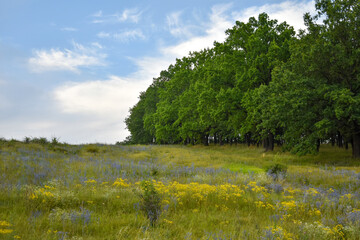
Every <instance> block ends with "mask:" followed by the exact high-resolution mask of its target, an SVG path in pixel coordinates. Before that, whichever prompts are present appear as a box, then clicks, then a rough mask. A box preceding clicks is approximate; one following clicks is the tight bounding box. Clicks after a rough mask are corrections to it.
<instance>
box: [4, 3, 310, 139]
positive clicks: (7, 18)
mask: <svg viewBox="0 0 360 240" xmlns="http://www.w3.org/2000/svg"><path fill="white" fill-rule="evenodd" d="M261 12H267V13H268V14H269V16H270V18H274V19H278V20H279V21H281V22H282V21H286V22H288V23H289V24H290V25H293V26H294V27H295V28H296V29H300V28H304V26H303V20H302V16H303V14H304V13H305V12H311V13H313V12H314V2H313V1H307V0H291V1H263V0H255V1H221V0H199V1H194V0H192V1H190V0H182V1H163V0H156V1H144V0H143V1H125V0H124V1H120V0H118V1H115V0H111V1H110V0H104V1H94V0H77V1H69V0H63V1H55V0H11V1H6V0H0V116H1V117H0V137H4V138H7V139H10V138H15V139H20V140H22V139H23V138H24V137H25V136H28V137H47V138H52V137H57V138H59V139H60V141H64V142H68V143H91V142H101V143H115V142H116V141H121V140H123V139H125V137H126V136H128V135H129V133H128V131H127V130H126V129H125V124H124V119H125V117H126V116H127V115H128V110H129V108H130V107H132V106H133V105H134V104H135V103H136V102H137V100H138V96H139V92H140V91H144V90H146V88H147V87H148V86H149V85H150V84H151V82H152V79H153V78H154V77H157V76H158V75H159V73H160V71H161V70H165V69H167V67H168V66H169V64H171V63H174V62H175V59H176V58H181V57H182V56H185V55H187V54H188V53H189V51H197V50H201V49H203V48H206V47H211V46H212V43H213V42H214V41H215V40H216V41H219V42H221V41H223V40H224V39H225V34H224V32H225V30H226V29H228V28H230V27H232V26H233V25H234V23H235V21H236V20H239V21H247V20H248V18H249V17H251V16H257V15H258V14H259V13H261Z"/></svg>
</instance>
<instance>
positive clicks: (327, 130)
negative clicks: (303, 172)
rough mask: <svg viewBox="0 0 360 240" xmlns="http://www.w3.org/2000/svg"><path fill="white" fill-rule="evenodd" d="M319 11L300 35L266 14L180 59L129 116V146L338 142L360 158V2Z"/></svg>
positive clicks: (301, 148) (312, 149)
mask: <svg viewBox="0 0 360 240" xmlns="http://www.w3.org/2000/svg"><path fill="white" fill-rule="evenodd" d="M315 8H316V11H317V14H316V15H311V14H309V13H305V14H304V24H305V26H306V29H303V30H299V31H298V32H296V31H295V30H294V28H293V27H292V26H290V25H288V24H287V23H286V22H281V23H280V22H279V21H277V20H276V19H271V18H270V17H269V16H268V15H267V14H266V13H262V14H260V15H259V16H258V17H256V18H255V17H252V18H250V19H249V20H248V22H239V21H237V22H236V23H235V25H234V26H233V27H232V28H230V29H228V30H226V39H225V41H224V42H222V43H220V42H214V44H213V47H212V48H208V49H203V50H201V51H198V52H190V53H189V55H188V56H184V57H183V58H182V59H176V63H174V64H172V65H170V66H169V67H168V69H167V70H163V71H161V73H160V75H159V76H158V77H157V78H154V79H153V83H152V84H151V85H150V86H149V87H148V88H147V90H146V91H144V92H141V93H140V96H139V101H138V102H137V104H136V105H134V106H133V107H132V108H131V109H130V114H129V116H128V117H127V118H126V120H125V123H126V126H127V129H128V130H129V131H130V133H131V135H130V136H129V137H128V138H127V139H126V141H125V142H127V143H130V144H153V143H157V144H199V143H200V144H204V145H208V144H209V143H211V144H219V145H223V144H233V143H246V144H248V145H258V146H259V145H262V146H263V147H264V148H265V150H267V151H271V150H273V149H274V145H276V144H277V145H279V146H282V148H283V150H285V151H290V152H293V153H297V154H300V155H302V154H307V153H316V152H317V151H319V147H320V145H321V144H322V143H331V144H332V145H337V146H339V147H343V148H346V149H348V148H349V151H352V156H353V157H354V158H360V95H359V93H360V41H359V39H360V18H359V16H360V1H359V0H346V1H345V0H316V1H315ZM350 149H351V150H350Z"/></svg>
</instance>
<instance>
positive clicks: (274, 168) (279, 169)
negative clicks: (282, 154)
mask: <svg viewBox="0 0 360 240" xmlns="http://www.w3.org/2000/svg"><path fill="white" fill-rule="evenodd" d="M286 172H287V166H286V165H284V164H281V163H275V164H272V165H270V166H268V167H267V168H266V173H267V174H268V175H269V176H270V177H272V179H274V181H276V180H279V179H284V178H285V176H286Z"/></svg>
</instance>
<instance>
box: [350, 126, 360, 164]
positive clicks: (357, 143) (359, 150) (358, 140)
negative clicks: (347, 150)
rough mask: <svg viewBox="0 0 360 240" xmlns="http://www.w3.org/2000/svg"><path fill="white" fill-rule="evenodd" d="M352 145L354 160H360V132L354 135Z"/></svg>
mask: <svg viewBox="0 0 360 240" xmlns="http://www.w3.org/2000/svg"><path fill="white" fill-rule="evenodd" d="M351 144H352V153H353V154H352V155H353V158H360V132H356V133H354V134H353V139H352V141H351Z"/></svg>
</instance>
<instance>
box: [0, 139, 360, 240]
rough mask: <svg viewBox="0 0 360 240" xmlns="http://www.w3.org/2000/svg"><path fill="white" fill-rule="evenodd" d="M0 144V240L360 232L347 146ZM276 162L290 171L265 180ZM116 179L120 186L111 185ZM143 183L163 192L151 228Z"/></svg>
mask: <svg viewBox="0 0 360 240" xmlns="http://www.w3.org/2000/svg"><path fill="white" fill-rule="evenodd" d="M0 146H1V154H0V157H1V159H0V173H1V179H0V183H1V185H0V187H1V192H0V239H2V238H3V239H14V238H17V237H20V238H22V239H29V240H31V239H144V238H145V239H215V238H222V239H226V237H227V239H229V238H230V237H231V238H232V239H257V238H261V237H263V238H265V239H271V237H277V236H280V239H281V238H282V239H289V238H299V239H314V238H317V239H331V238H334V239H336V238H340V237H341V234H347V235H346V237H347V238H349V239H358V238H359V236H360V235H359V231H356V230H354V228H356V227H359V222H356V221H352V216H353V215H354V216H355V218H356V217H358V215H359V216H360V212H359V214H358V212H357V211H356V209H358V208H360V204H359V201H358V200H357V199H356V198H358V197H359V186H358V185H359V184H358V182H359V180H358V179H359V176H358V172H359V171H360V168H359V166H360V164H359V162H358V161H356V160H353V159H351V157H350V156H351V152H350V150H349V151H345V150H342V149H337V148H332V147H330V146H323V147H322V149H321V152H320V154H318V155H316V156H303V157H298V156H294V155H291V154H288V153H282V152H280V151H279V150H277V149H276V150H275V151H274V152H273V153H269V152H267V153H264V152H263V150H262V149H261V148H255V147H250V148H248V147H245V146H242V145H239V146H222V147H220V146H210V147H202V146H129V147H118V146H97V145H85V146H64V145H58V146H55V147H51V146H50V145H47V146H43V145H38V144H23V143H16V142H15V143H8V142H7V143H2V144H1V145H0ZM273 163H282V164H286V165H287V166H288V167H289V168H288V174H287V177H286V179H285V180H282V181H277V182H274V181H273V180H272V179H271V178H269V177H267V176H266V174H265V173H264V170H263V169H264V168H265V167H266V166H268V165H271V164H273ZM227 169H230V170H231V171H228V170H227ZM117 178H121V179H123V180H124V181H125V184H124V185H121V184H118V185H116V186H114V185H113V183H114V182H115V181H116V179H117ZM146 179H154V180H155V185H156V186H157V189H158V190H159V192H160V194H161V197H162V208H163V212H162V215H161V218H160V220H159V222H158V224H157V227H155V228H151V227H149V222H148V220H147V219H146V217H145V214H144V213H143V212H142V211H140V208H139V201H140V198H139V195H140V194H141V189H140V187H139V184H137V182H139V181H141V180H146ZM175 181H176V182H178V183H179V184H174V182H175ZM189 183H194V184H192V185H191V184H189ZM229 183H231V184H233V187H231V186H229V185H228V184H229ZM162 184H163V185H162ZM196 184H197V185H196ZM234 186H236V187H234ZM210 188H212V190H209V189H210ZM312 189H313V190H312ZM329 189H333V190H329ZM314 191H315V192H314ZM331 191H334V193H331V194H333V195H334V194H335V193H336V194H335V195H336V196H335V195H334V196H332V195H331V196H330V195H329V194H330V193H329V192H331ZM316 192H317V193H316ZM240 193H241V194H240ZM236 194H238V195H236ZM346 194H352V195H351V196H350V197H347V196H346ZM240 195H241V196H240ZM235 196H236V197H235ZM344 196H345V197H344ZM292 200H294V202H295V205H294V206H293V205H292V202H291V201H292ZM259 201H260V202H259ZM319 201H320V203H318V202H319ZM326 201H328V202H329V203H328V204H327V203H326V204H325V202H326ZM321 202H324V204H321ZM332 203H333V205H334V207H331V206H332ZM286 204H287V205H286ZM319 204H320V205H319ZM345 206H347V208H348V209H345V208H344V207H345ZM349 206H350V207H351V209H350V208H349ZM317 210H319V212H316V211H317ZM319 213H320V215H319ZM351 214H353V215H351ZM357 214H358V215H357ZM339 219H343V220H341V221H340V220H339ZM317 222H318V223H317ZM296 224H297V225H296ZM339 224H342V225H341V229H340V228H339V229H337V228H336V227H337V226H339ZM8 225H11V226H8ZM267 228H271V229H270V230H269V229H268V230H267ZM299 229H302V230H301V231H300V230H299ZM6 230H9V231H11V232H10V233H6ZM2 231H3V233H2ZM304 234H305V235H304Z"/></svg>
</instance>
